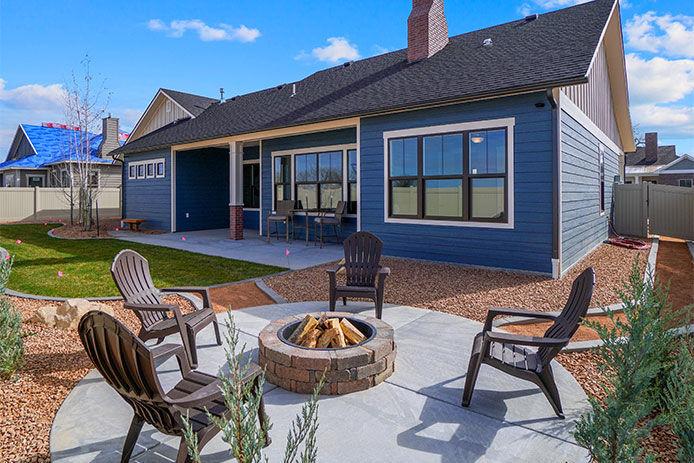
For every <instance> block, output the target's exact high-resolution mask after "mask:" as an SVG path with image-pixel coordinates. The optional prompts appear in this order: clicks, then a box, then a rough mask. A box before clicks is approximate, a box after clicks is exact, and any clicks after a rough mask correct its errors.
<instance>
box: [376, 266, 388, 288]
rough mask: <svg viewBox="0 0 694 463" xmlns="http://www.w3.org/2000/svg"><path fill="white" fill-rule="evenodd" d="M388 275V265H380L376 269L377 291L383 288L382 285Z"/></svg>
mask: <svg viewBox="0 0 694 463" xmlns="http://www.w3.org/2000/svg"><path fill="white" fill-rule="evenodd" d="M379 267H380V266H379ZM388 275H390V269H389V268H388V267H380V268H379V269H378V290H379V291H382V290H383V287H384V286H385V284H386V277H387V276H388Z"/></svg>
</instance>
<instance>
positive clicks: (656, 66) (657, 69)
mask: <svg viewBox="0 0 694 463" xmlns="http://www.w3.org/2000/svg"><path fill="white" fill-rule="evenodd" d="M626 64H627V72H628V76H629V77H628V80H629V95H630V97H631V101H632V103H634V104H644V103H672V102H675V101H679V100H681V99H683V98H684V97H686V96H687V94H689V93H691V92H694V60H692V59H677V60H668V59H665V58H661V57H659V56H656V57H654V58H651V59H645V58H642V57H641V56H639V55H637V54H635V53H629V54H627V56H626Z"/></svg>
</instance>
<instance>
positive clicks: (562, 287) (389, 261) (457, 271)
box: [265, 244, 648, 321]
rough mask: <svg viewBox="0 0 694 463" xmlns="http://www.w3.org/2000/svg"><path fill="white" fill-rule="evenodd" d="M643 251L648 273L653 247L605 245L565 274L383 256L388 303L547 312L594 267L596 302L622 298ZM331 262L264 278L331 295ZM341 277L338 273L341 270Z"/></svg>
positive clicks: (467, 312) (313, 296)
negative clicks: (619, 294) (557, 276)
mask: <svg viewBox="0 0 694 463" xmlns="http://www.w3.org/2000/svg"><path fill="white" fill-rule="evenodd" d="M636 256H639V264H640V271H641V272H643V270H644V268H645V265H646V260H647V258H648V251H647V250H644V251H636V250H632V249H626V248H620V247H617V246H610V245H607V244H602V245H600V246H599V247H598V248H597V249H596V250H595V251H593V252H592V253H590V254H589V255H588V256H586V257H585V258H584V259H583V260H582V261H581V262H579V263H578V264H576V265H575V266H574V267H572V268H571V269H570V270H569V271H568V272H567V273H566V274H565V275H564V276H563V277H562V278H560V279H557V280H553V279H551V278H548V277H543V276H537V275H528V274H522V273H514V272H504V271H495V270H481V269H473V268H465V267H460V266H456V265H448V264H442V263H431V262H420V261H413V260H408V259H399V258H393V257H384V258H383V259H382V260H381V263H382V265H385V266H388V267H390V269H391V275H390V276H389V277H388V278H387V279H386V286H385V302H386V303H392V304H404V305H410V306H416V307H422V308H426V309H431V310H438V311H441V312H448V313H452V314H455V315H462V316H463V317H467V318H471V319H473V320H478V321H483V320H484V318H485V317H486V314H487V309H489V307H519V308H526V309H530V310H539V311H543V312H547V311H558V310H561V309H562V308H563V307H564V304H565V303H566V300H567V297H568V295H569V292H570V291H571V284H572V283H573V280H574V279H575V278H576V277H577V276H578V275H579V274H580V273H581V272H582V271H583V270H584V269H585V268H586V267H593V268H594V269H595V275H596V276H595V278H596V280H595V281H596V287H595V291H594V292H593V299H592V301H591V307H600V306H606V305H610V304H614V303H617V302H619V298H618V297H617V296H616V294H615V291H614V290H615V288H618V287H621V283H622V281H623V280H626V279H627V277H628V276H629V272H630V271H631V267H632V265H633V263H634V259H635V258H636ZM332 265H334V264H326V265H321V266H318V267H313V268H309V269H304V270H298V271H295V272H291V273H287V274H284V275H279V276H276V277H271V278H267V279H266V280H265V282H266V283H267V284H268V286H270V287H271V288H272V289H274V290H275V291H277V292H278V293H279V294H280V295H281V296H282V297H284V298H285V299H286V300H287V301H288V302H301V301H315V300H318V301H321V300H323V301H324V300H327V299H328V275H327V274H326V272H325V271H326V269H328V268H330V267H331V266H332ZM338 279H339V275H338Z"/></svg>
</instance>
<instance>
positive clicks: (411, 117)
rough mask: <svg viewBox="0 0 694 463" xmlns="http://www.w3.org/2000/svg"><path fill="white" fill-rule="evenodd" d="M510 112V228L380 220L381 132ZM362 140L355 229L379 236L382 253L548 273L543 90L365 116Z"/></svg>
mask: <svg viewBox="0 0 694 463" xmlns="http://www.w3.org/2000/svg"><path fill="white" fill-rule="evenodd" d="M536 103H544V106H543V107H539V108H538V107H536V106H535V104H536ZM511 117H513V118H515V126H514V175H515V181H514V192H513V194H514V202H515V226H514V228H513V229H495V228H488V227H458V226H438V225H428V224H427V225H424V224H422V225H419V224H400V223H386V222H385V220H384V207H383V204H384V143H383V132H384V131H390V130H400V129H409V128H416V127H426V126H436V125H443V124H452V123H461V122H475V121H482V120H489V119H501V118H511ZM360 146H361V228H362V230H368V231H371V232H373V233H375V234H377V235H378V236H379V237H380V238H381V239H382V240H383V241H384V253H385V254H388V255H393V256H401V257H411V258H419V259H429V260H440V261H449V262H455V263H461V264H469V265H478V266H487V267H502V268H509V269H518V270H525V271H534V272H542V273H551V271H552V266H551V258H552V113H551V110H550V108H549V105H548V104H547V100H546V98H545V96H544V95H543V94H541V93H537V94H529V95H521V96H514V97H507V98H499V99H495V100H489V101H480V102H474V103H468V104H458V105H449V106H443V107H438V108H432V109H422V110H418V111H410V112H403V113H396V114H390V115H385V116H377V117H370V118H363V119H361V139H360Z"/></svg>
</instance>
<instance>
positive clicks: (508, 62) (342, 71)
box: [114, 0, 614, 154]
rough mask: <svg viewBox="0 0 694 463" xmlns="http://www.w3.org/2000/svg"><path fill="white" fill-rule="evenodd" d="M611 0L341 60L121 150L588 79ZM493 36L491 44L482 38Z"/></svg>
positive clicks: (237, 99)
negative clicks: (418, 48)
mask: <svg viewBox="0 0 694 463" xmlns="http://www.w3.org/2000/svg"><path fill="white" fill-rule="evenodd" d="M613 5H614V0H596V1H593V2H590V3H584V4H581V5H576V6H573V7H570V8H565V9H562V10H558V11H553V12H549V13H545V14H541V15H539V17H538V18H537V19H536V20H534V21H526V20H524V19H521V20H518V21H513V22H510V23H506V24H502V25H499V26H494V27H489V28H486V29H481V30H478V31H475V32H469V33H467V34H462V35H458V36H455V37H451V38H450V41H449V43H448V45H447V46H446V47H445V48H444V49H442V50H441V51H439V52H438V53H436V54H435V55H434V56H432V57H430V58H428V59H425V60H421V61H418V62H415V63H408V62H407V50H406V49H404V50H398V51H394V52H391V53H386V54H383V55H379V56H374V57H372V58H366V59H362V60H359V61H355V62H353V63H345V64H344V65H339V66H335V67H333V68H330V69H326V70H323V71H319V72H316V73H315V74H312V75H310V76H309V77H307V78H305V79H303V80H300V81H298V82H296V95H295V96H294V97H291V94H292V84H291V83H290V84H285V85H282V86H278V87H273V88H269V89H266V90H261V91H258V92H254V93H249V94H246V95H241V96H237V97H235V98H231V99H229V100H227V101H226V102H225V103H221V104H212V105H211V106H210V107H209V108H208V109H206V110H205V111H203V112H202V113H201V114H200V115H199V116H196V117H195V118H194V119H190V120H185V121H180V122H178V123H174V124H170V125H168V126H165V127H162V128H161V129H159V130H157V131H154V132H152V133H149V134H147V135H145V136H143V137H141V138H138V139H136V140H132V141H130V142H129V143H127V144H126V145H125V146H123V147H122V148H120V149H119V150H117V152H121V153H129V152H139V151H146V150H150V149H155V148H162V147H166V146H170V145H172V144H179V143H186V142H192V141H196V140H205V139H212V138H218V137H223V136H230V135H237V134H242V133H250V132H256V131H259V130H266V129H271V128H279V127H287V126H292V125H299V124H305V123H309V122H317V121H324V120H335V119H341V118H345V117H351V116H358V115H365V114H373V113H378V112H382V111H387V110H394V109H403V108H410V107H415V106H418V105H423V104H432V103H438V102H445V101H454V100H462V99H469V98H477V97H488V96H496V95H504V94H508V93H512V92H516V91H532V90H542V89H546V88H548V87H555V86H563V85H570V84H576V83H582V82H585V81H586V78H585V76H586V74H587V71H588V68H589V66H590V62H591V60H592V57H593V54H594V53H595V50H596V48H597V46H598V43H599V40H600V37H601V34H602V31H603V29H604V27H605V25H606V23H607V19H608V17H609V14H610V11H611V9H612V6H613ZM487 38H491V39H492V43H493V45H491V46H483V45H482V42H483V40H485V39H487ZM167 92H168V90H167ZM115 153H116V152H114V154H115Z"/></svg>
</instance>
